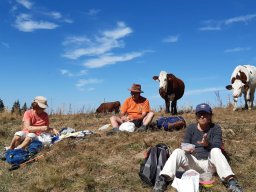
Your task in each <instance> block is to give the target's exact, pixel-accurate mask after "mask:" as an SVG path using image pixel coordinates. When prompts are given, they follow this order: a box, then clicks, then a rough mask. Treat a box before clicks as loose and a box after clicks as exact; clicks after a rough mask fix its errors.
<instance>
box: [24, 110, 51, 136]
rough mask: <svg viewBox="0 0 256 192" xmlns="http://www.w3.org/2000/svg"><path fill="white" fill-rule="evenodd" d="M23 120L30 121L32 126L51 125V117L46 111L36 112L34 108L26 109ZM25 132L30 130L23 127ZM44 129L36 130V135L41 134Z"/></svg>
mask: <svg viewBox="0 0 256 192" xmlns="http://www.w3.org/2000/svg"><path fill="white" fill-rule="evenodd" d="M22 121H23V122H24V121H29V122H30V125H31V126H49V117H48V114H47V113H46V112H43V113H41V114H36V113H35V111H34V110H33V109H30V110H28V111H26V112H25V113H24V115H23V119H22ZM23 131H24V132H26V133H29V130H27V129H23ZM41 133H42V131H37V132H35V134H36V135H40V134H41Z"/></svg>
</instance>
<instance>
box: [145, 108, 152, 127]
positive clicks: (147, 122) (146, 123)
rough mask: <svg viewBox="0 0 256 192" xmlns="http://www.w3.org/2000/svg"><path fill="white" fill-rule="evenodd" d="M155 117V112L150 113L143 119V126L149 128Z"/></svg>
mask: <svg viewBox="0 0 256 192" xmlns="http://www.w3.org/2000/svg"><path fill="white" fill-rule="evenodd" d="M153 117H154V112H152V111H151V112H149V113H148V114H147V115H146V117H144V119H143V125H145V126H147V125H148V124H149V123H150V122H151V121H152V119H153Z"/></svg>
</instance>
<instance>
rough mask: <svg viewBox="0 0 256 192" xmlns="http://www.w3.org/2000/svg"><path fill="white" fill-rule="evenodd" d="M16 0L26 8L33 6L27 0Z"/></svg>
mask: <svg viewBox="0 0 256 192" xmlns="http://www.w3.org/2000/svg"><path fill="white" fill-rule="evenodd" d="M16 1H17V3H19V4H21V5H23V6H24V7H26V8H27V9H31V8H32V6H33V3H31V2H30V1H29V0H16Z"/></svg>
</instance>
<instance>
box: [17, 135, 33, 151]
mask: <svg viewBox="0 0 256 192" xmlns="http://www.w3.org/2000/svg"><path fill="white" fill-rule="evenodd" d="M31 142H32V139H31V138H30V137H26V138H25V139H24V141H23V142H22V143H21V144H20V145H19V146H18V148H22V149H25V148H26V147H27V146H28V145H29V144H30V143H31Z"/></svg>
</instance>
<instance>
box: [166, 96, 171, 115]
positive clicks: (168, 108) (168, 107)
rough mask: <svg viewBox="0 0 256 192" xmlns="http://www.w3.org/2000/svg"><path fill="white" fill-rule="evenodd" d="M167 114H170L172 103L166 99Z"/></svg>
mask: <svg viewBox="0 0 256 192" xmlns="http://www.w3.org/2000/svg"><path fill="white" fill-rule="evenodd" d="M165 112H166V113H170V101H169V100H167V99H165Z"/></svg>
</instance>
